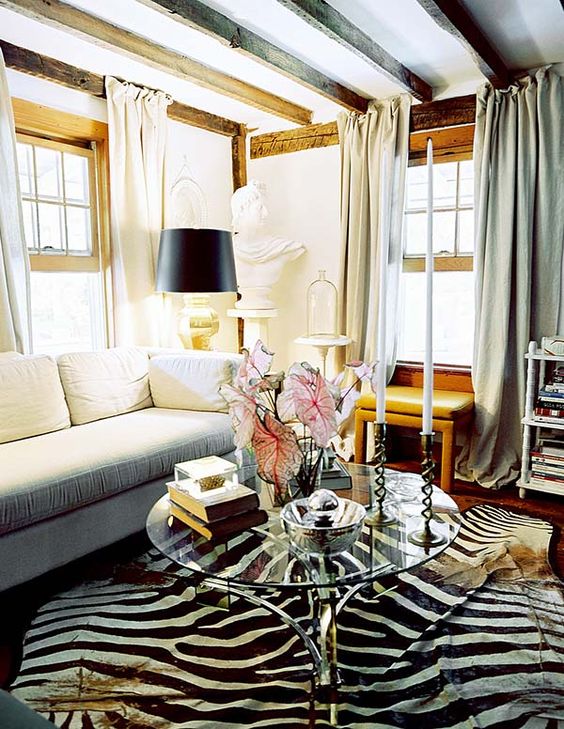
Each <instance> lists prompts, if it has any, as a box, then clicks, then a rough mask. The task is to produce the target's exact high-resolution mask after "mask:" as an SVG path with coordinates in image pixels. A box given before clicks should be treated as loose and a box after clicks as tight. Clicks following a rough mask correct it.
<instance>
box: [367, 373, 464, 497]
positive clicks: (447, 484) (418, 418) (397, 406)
mask: <svg viewBox="0 0 564 729" xmlns="http://www.w3.org/2000/svg"><path fill="white" fill-rule="evenodd" d="M473 410H474V395H473V394H472V393H471V392H454V391H451V390H433V430H434V431H435V432H438V433H442V439H443V441H442V453H441V488H442V489H443V491H447V492H448V491H450V490H451V488H452V484H453V481H454V444H455V435H456V430H457V428H460V427H461V426H467V425H468V423H469V422H470V420H471V418H472V413H473ZM375 415H376V397H375V396H374V395H373V394H370V395H362V396H361V397H360V398H359V400H358V402H357V410H356V413H355V462H356V463H363V462H364V461H365V460H366V423H368V422H374V419H375ZM386 423H387V424H388V425H400V426H403V427H404V428H416V429H417V430H418V431H419V432H420V431H421V428H422V427H423V389H422V388H421V387H407V386H405V385H389V386H388V387H387V388H386Z"/></svg>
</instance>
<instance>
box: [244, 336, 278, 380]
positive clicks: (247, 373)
mask: <svg viewBox="0 0 564 729" xmlns="http://www.w3.org/2000/svg"><path fill="white" fill-rule="evenodd" d="M273 357H274V354H273V352H270V351H269V350H268V349H267V348H266V347H265V345H264V344H263V343H262V342H261V340H260V339H257V341H256V344H255V346H254V347H253V351H252V352H251V353H250V354H245V356H244V359H243V361H242V362H241V365H240V366H239V370H238V372H237V377H236V380H235V384H236V385H237V386H238V387H240V388H242V389H243V390H246V391H247V390H250V391H253V390H256V389H264V388H261V384H262V385H264V387H267V388H270V383H268V382H264V376H265V375H266V373H267V372H268V371H269V370H270V366H271V365H272V359H273Z"/></svg>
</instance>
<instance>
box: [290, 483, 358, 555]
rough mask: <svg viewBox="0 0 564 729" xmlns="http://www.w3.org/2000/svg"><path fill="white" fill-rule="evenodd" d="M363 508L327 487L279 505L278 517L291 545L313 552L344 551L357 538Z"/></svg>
mask: <svg viewBox="0 0 564 729" xmlns="http://www.w3.org/2000/svg"><path fill="white" fill-rule="evenodd" d="M365 516H366V509H365V508H364V506H361V504H357V503H356V501H351V500H350V499H342V498H339V497H338V496H336V495H335V494H334V493H333V492H332V491H329V490H327V489H318V490H317V491H314V492H313V494H312V495H311V496H310V497H309V498H307V499H296V500H295V501H291V502H290V503H289V504H286V506H285V507H284V508H283V509H282V511H281V513H280V519H281V520H282V524H283V525H284V529H285V531H286V533H287V534H288V537H289V538H290V542H291V543H292V546H294V547H297V548H298V549H300V550H301V551H303V552H306V553H307V554H312V555H327V556H329V555H333V554H340V553H341V552H346V551H347V549H350V547H352V545H353V544H354V543H355V542H356V540H357V539H358V537H359V535H360V532H361V530H362V525H363V522H364V517H365Z"/></svg>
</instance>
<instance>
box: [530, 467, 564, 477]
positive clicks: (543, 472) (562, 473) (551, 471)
mask: <svg viewBox="0 0 564 729" xmlns="http://www.w3.org/2000/svg"><path fill="white" fill-rule="evenodd" d="M531 473H532V474H533V475H534V476H554V477H555V478H560V479H562V480H564V469H563V468H558V466H545V465H540V464H535V463H533V464H532V466H531Z"/></svg>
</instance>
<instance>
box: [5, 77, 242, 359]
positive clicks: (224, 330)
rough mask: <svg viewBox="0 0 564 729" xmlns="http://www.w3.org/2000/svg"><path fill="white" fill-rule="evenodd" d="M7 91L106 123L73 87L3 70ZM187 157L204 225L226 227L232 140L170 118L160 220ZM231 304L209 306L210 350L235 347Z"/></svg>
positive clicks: (176, 301) (230, 299) (102, 106)
mask: <svg viewBox="0 0 564 729" xmlns="http://www.w3.org/2000/svg"><path fill="white" fill-rule="evenodd" d="M7 76H8V84H9V87H10V94H11V95H12V96H13V97H16V98H21V99H26V100H28V101H33V102H35V103H38V104H43V105H45V106H48V107H50V108H53V109H58V110H60V111H65V112H69V113H72V114H78V115H79V116H85V117H89V118H91V119H97V120H99V121H107V112H106V102H105V100H103V99H98V98H94V97H92V96H90V95H88V94H84V93H82V92H80V91H74V90H73V89H67V88H65V87H63V86H60V85H58V84H54V83H51V82H49V81H45V80H43V79H38V78H34V77H31V76H27V75H25V74H22V73H18V72H16V71H11V70H8V71H7ZM185 158H186V161H187V164H188V166H189V169H190V171H191V173H192V177H193V178H194V179H195V181H196V182H197V183H198V185H199V186H200V188H201V189H202V191H203V193H204V197H205V200H206V205H207V226H208V227H210V228H225V229H230V227H231V210H230V203H231V195H232V173H231V139H230V138H229V137H223V136H220V135H219V134H213V133H211V132H206V131H204V130H202V129H196V128H194V127H190V126H188V125H186V124H181V123H180V122H174V121H170V122H169V138H168V148H167V158H166V170H165V191H166V192H165V219H166V209H167V205H168V200H167V197H168V194H169V192H170V188H171V186H172V184H173V183H174V181H175V180H176V179H177V177H178V175H179V173H180V171H181V168H182V166H183V163H184V159H185ZM234 302H235V295H234V294H216V295H214V296H213V297H212V305H213V306H214V308H216V310H217V311H218V314H219V316H220V331H219V333H218V334H217V336H216V337H215V339H214V340H213V342H212V346H213V347H214V348H215V349H220V350H226V351H237V324H236V320H234V319H231V318H229V317H227V316H226V314H225V312H226V310H227V309H228V308H230V307H232V306H233V305H234ZM181 303H182V297H181V296H179V295H173V296H171V301H169V302H167V307H166V311H167V314H168V315H169V316H172V317H174V312H175V310H177V309H178V308H180V306H181ZM166 324H168V326H167V327H166V328H167V329H168V330H169V331H170V332H171V340H170V344H171V345H176V344H179V341H178V340H177V339H176V337H175V334H174V332H175V321H172V323H171V322H170V321H169V322H165V326H166Z"/></svg>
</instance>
